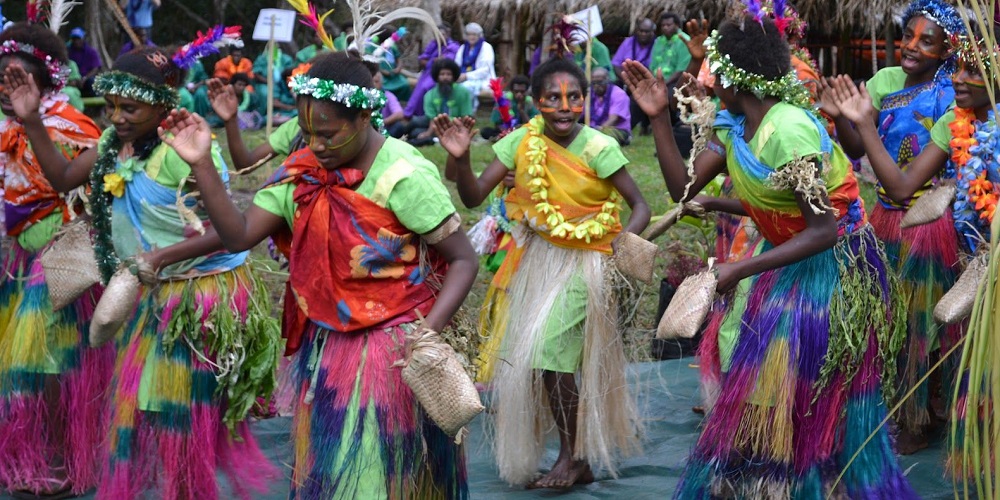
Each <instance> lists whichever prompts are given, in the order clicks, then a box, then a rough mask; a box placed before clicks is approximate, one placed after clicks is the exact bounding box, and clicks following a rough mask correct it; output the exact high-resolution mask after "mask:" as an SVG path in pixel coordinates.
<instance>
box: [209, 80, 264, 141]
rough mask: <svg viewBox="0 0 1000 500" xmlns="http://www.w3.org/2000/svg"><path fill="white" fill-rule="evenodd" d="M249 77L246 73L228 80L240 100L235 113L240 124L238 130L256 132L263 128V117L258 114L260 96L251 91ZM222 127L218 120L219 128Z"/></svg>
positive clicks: (251, 86)
mask: <svg viewBox="0 0 1000 500" xmlns="http://www.w3.org/2000/svg"><path fill="white" fill-rule="evenodd" d="M251 83H252V82H251V81H250V75H248V74H246V73H236V74H235V75H233V77H232V78H231V79H230V80H229V84H230V85H232V86H233V91H234V92H235V93H236V98H237V99H239V100H240V107H239V111H238V112H237V113H236V116H237V118H238V119H239V122H240V130H257V129H259V128H261V127H263V126H264V122H265V120H264V115H262V114H260V111H259V110H260V101H262V100H263V99H261V97H260V95H258V94H257V93H256V92H254V91H253V85H252V84H251ZM222 125H224V124H223V123H222V121H221V120H219V125H218V126H219V127H221V126H222Z"/></svg>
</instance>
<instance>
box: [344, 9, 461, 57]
mask: <svg viewBox="0 0 1000 500" xmlns="http://www.w3.org/2000/svg"><path fill="white" fill-rule="evenodd" d="M347 6H348V8H350V9H351V18H352V19H353V21H354V35H353V36H354V38H353V39H352V40H351V41H350V43H349V44H348V47H350V48H354V49H355V50H357V51H358V53H359V54H362V57H364V58H365V59H367V60H374V61H375V62H378V60H377V59H376V58H375V57H373V56H371V55H364V54H365V43H366V41H367V40H370V39H371V38H372V37H374V36H375V35H376V34H377V33H378V32H379V31H381V30H382V29H383V28H384V27H385V26H386V25H388V24H391V23H395V22H397V21H399V20H401V19H413V20H416V21H419V22H422V23H424V24H425V25H427V27H429V28H430V30H431V33H432V34H433V35H434V38H435V39H437V42H438V47H445V46H446V45H447V42H446V41H445V39H444V35H442V34H441V30H439V29H438V27H437V22H436V21H435V20H434V17H433V16H431V14H430V13H429V12H427V11H426V10H424V9H421V8H418V7H402V8H399V9H396V10H394V11H392V12H382V11H380V10H376V9H375V8H374V6H373V5H372V0H347Z"/></svg>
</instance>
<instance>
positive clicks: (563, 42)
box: [548, 16, 587, 57]
mask: <svg viewBox="0 0 1000 500" xmlns="http://www.w3.org/2000/svg"><path fill="white" fill-rule="evenodd" d="M548 31H549V34H550V36H551V40H552V43H550V44H549V53H548V55H549V57H566V56H569V55H572V54H573V46H574V45H576V44H578V43H579V42H580V40H581V39H583V40H586V38H587V32H586V29H585V28H584V27H583V24H582V23H581V22H580V21H579V20H577V19H576V18H574V17H572V16H559V20H557V21H556V22H554V23H552V26H550V27H549V29H548Z"/></svg>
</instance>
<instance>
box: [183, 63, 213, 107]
mask: <svg viewBox="0 0 1000 500" xmlns="http://www.w3.org/2000/svg"><path fill="white" fill-rule="evenodd" d="M206 82H208V73H206V72H205V65H204V64H202V63H201V61H195V62H194V64H193V65H192V66H191V69H189V70H188V72H187V76H185V77H184V85H183V86H182V87H181V88H179V89H177V93H178V94H179V95H180V98H181V101H180V105H179V106H180V107H182V108H184V109H186V110H188V111H191V112H194V113H198V114H199V115H201V116H206V113H208V112H210V111H211V105H210V104H209V102H208V86H207V85H205V84H206Z"/></svg>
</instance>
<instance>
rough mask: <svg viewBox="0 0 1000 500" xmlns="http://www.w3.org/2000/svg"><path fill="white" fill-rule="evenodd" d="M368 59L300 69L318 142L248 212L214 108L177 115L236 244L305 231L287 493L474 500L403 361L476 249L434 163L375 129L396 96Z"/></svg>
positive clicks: (462, 287) (457, 292) (442, 316)
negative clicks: (205, 114)
mask: <svg viewBox="0 0 1000 500" xmlns="http://www.w3.org/2000/svg"><path fill="white" fill-rule="evenodd" d="M370 69H371V68H369V67H368V66H366V63H363V62H362V61H361V60H360V59H358V58H356V57H355V56H352V55H348V54H346V53H342V52H340V53H331V54H324V55H320V56H317V57H316V59H314V60H313V64H312V67H311V68H310V70H309V72H308V73H307V74H306V75H303V76H299V77H296V78H295V79H293V82H292V86H293V88H294V89H295V91H296V93H297V94H298V96H299V98H298V105H299V124H300V125H301V127H302V131H303V134H304V136H305V137H306V139H307V141H308V144H309V147H308V148H306V149H301V150H299V151H297V152H295V153H294V154H292V155H291V156H290V157H289V158H288V160H286V161H285V163H284V165H283V166H282V168H281V169H280V170H279V171H278V172H277V173H276V174H275V176H274V178H273V182H271V183H270V185H269V186H268V187H265V188H264V189H262V190H261V191H259V192H258V193H257V195H256V196H255V197H254V204H253V206H251V207H250V208H249V209H248V210H247V211H246V212H244V213H241V212H240V211H239V210H238V209H237V208H236V206H235V205H234V204H233V203H232V201H231V200H230V199H229V198H228V197H227V196H225V186H224V185H223V183H222V181H221V179H220V177H219V175H218V173H217V172H215V171H214V170H213V169H212V168H211V162H210V157H209V148H208V144H209V143H210V137H211V132H210V130H209V129H208V128H207V127H206V125H205V123H204V121H203V120H201V119H200V118H199V117H197V116H192V115H188V114H186V113H184V112H178V113H175V114H174V115H172V116H171V117H170V118H169V119H168V120H167V128H168V129H169V130H170V132H172V133H173V134H174V136H175V138H174V139H173V140H172V142H173V143H174V144H175V145H176V146H177V147H178V148H180V149H179V150H178V153H179V154H182V155H183V157H184V158H186V159H187V160H188V161H189V162H190V163H191V164H192V165H193V166H194V173H195V177H196V179H197V181H198V186H199V187H200V188H201V189H202V191H203V192H204V193H205V195H206V196H205V204H206V208H207V209H208V211H209V214H210V215H211V217H212V220H213V222H214V223H215V225H216V227H217V228H218V230H219V234H220V236H221V237H222V240H223V241H224V242H225V244H226V246H227V248H229V249H230V250H232V251H239V250H242V249H247V248H251V247H253V246H254V245H256V244H257V243H258V242H260V241H262V240H263V239H264V238H267V237H268V236H271V235H274V234H277V233H279V232H289V231H290V232H291V238H292V241H294V242H295V245H294V246H292V248H291V251H290V254H289V274H290V276H289V294H288V295H287V297H286V302H285V313H284V314H285V321H284V333H285V335H286V336H287V337H288V352H289V353H292V352H295V356H296V357H295V360H294V363H293V364H294V367H295V368H294V369H295V375H294V377H295V384H296V388H297V393H298V396H297V397H298V402H297V408H296V413H295V419H294V421H293V423H292V437H293V441H294V450H293V454H294V464H293V466H292V486H291V489H292V491H291V497H292V498H438V497H441V498H466V497H467V496H468V488H467V484H466V469H465V457H464V453H463V451H462V448H461V447H460V446H457V445H455V444H454V443H453V440H452V439H451V438H449V437H448V436H447V435H445V434H444V433H443V432H442V431H441V430H440V429H438V428H437V427H436V426H435V425H434V424H433V423H432V422H430V421H429V420H427V419H426V418H425V417H424V415H423V412H422V411H420V410H419V408H418V406H417V404H416V401H415V400H414V396H413V393H412V392H411V391H410V389H409V388H408V387H407V385H406V384H405V383H404V382H403V380H402V378H401V376H400V372H401V369H400V368H398V367H396V366H394V363H395V362H396V360H397V359H399V357H400V356H401V347H402V345H403V342H404V337H405V336H406V335H407V334H408V333H411V332H413V331H415V330H418V329H421V328H425V329H431V330H440V329H441V328H444V327H445V325H447V323H448V321H449V319H450V318H451V316H452V315H453V314H454V313H455V311H456V310H457V309H458V307H459V305H460V304H461V303H462V300H464V298H465V296H466V294H467V293H468V291H469V289H470V288H471V286H472V282H473V280H475V276H476V271H477V269H478V262H477V258H476V255H475V252H473V250H472V247H471V246H470V245H469V241H468V238H467V237H466V236H465V233H464V232H462V231H459V230H458V229H459V227H460V224H459V221H458V216H457V214H456V213H455V208H454V206H453V205H452V203H451V200H450V199H449V195H448V191H447V190H446V189H445V188H444V186H443V185H442V184H441V179H440V176H439V174H438V171H437V168H436V167H435V166H434V165H433V164H432V163H430V162H428V161H427V160H426V159H424V158H423V157H422V156H421V155H420V153H419V152H417V150H415V149H414V148H413V147H411V146H409V145H407V144H406V143H405V142H402V141H399V140H397V139H392V138H385V137H383V136H382V135H381V134H379V132H378V131H377V130H376V129H375V128H374V127H372V125H371V123H372V119H373V117H375V119H377V118H378V117H379V116H381V115H380V114H379V107H380V106H381V105H382V104H383V103H384V96H383V95H382V92H381V91H378V90H376V89H374V87H373V83H372V76H371V72H370ZM344 96H346V97H344ZM317 275H322V276H327V277H329V279H326V280H319V281H318V280H315V279H314V277H315V276H317ZM421 315H426V317H425V318H424V319H423V320H420V318H421Z"/></svg>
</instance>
